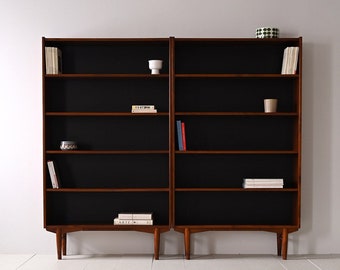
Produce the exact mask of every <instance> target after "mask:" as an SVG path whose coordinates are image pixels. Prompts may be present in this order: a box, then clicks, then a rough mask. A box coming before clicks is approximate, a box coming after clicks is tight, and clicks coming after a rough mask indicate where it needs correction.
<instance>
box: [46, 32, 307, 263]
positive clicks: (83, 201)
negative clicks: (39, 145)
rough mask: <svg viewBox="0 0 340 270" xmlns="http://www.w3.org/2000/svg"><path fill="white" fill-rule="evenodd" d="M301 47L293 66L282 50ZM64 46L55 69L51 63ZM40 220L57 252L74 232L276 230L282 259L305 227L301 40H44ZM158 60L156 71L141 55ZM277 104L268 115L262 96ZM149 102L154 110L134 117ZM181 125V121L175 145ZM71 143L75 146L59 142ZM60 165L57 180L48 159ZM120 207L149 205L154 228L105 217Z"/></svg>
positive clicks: (186, 240) (129, 208) (157, 235)
mask: <svg viewBox="0 0 340 270" xmlns="http://www.w3.org/2000/svg"><path fill="white" fill-rule="evenodd" d="M290 46H295V47H299V61H298V69H297V72H296V74H291V75H281V67H282V60H283V51H284V49H285V48H286V47H290ZM45 47H57V48H59V49H60V50H61V51H62V69H63V71H62V74H56V75H50V74H46V70H45ZM42 49H43V50H42V54H43V56H42V60H43V61H42V62H43V64H42V69H43V133H44V134H43V140H44V142H43V145H44V146H43V151H44V154H43V163H44V166H43V168H44V227H45V228H46V230H48V231H51V232H54V233H56V239H57V251H58V259H61V258H62V255H66V235H67V233H70V232H74V231H82V230H86V231H92V230H94V231H106V230H107V231H114V230H127V231H129V230H131V231H141V232H147V233H153V234H154V256H155V258H156V259H158V257H159V240H160V233H162V232H166V231H169V230H170V229H174V230H176V231H179V232H182V233H183V234H184V244H185V256H186V258H187V259H189V258H190V236H191V234H192V233H198V232H202V231H217V230H221V231H228V230H247V231H269V232H273V233H276V236H277V253H278V255H282V258H283V259H286V258H287V243H288V233H291V232H294V231H297V230H298V229H299V227H300V201H301V198H300V197H301V175H300V174H301V173H300V172H301V88H302V65H301V63H302V61H301V60H302V38H301V37H300V38H284V39H249V38H248V39H240V38H237V39H235V38H234V39H228V38H215V39H206V38H204V39H202V38H200V39H196V38H190V39H189V38H174V37H170V38H158V39H157V38H152V39H98V38H96V39H88V38H87V39H80V38H75V39H70V38H42ZM150 59H162V60H163V68H162V70H161V74H159V75H151V74H150V70H149V68H148V60H150ZM265 98H277V99H278V110H277V112H275V113H264V110H263V100H264V99H265ZM134 104H137V105H138V104H153V105H155V106H156V107H157V109H158V112H157V113H152V114H151V113H150V114H148V113H138V114H135V113H131V105H134ZM176 120H181V121H183V122H184V123H185V129H186V141H187V150H186V151H179V149H178V142H177V133H176ZM63 140H74V141H76V142H77V144H78V149H77V150H68V151H62V150H60V149H59V145H60V142H61V141H63ZM48 160H53V161H54V162H55V165H56V167H57V168H58V176H59V180H60V188H58V189H55V188H52V184H51V180H50V178H49V173H48V169H47V165H46V162H47V161H48ZM244 178H283V179H284V188H281V189H274V188H270V189H263V188H261V189H258V188H257V189H244V188H243V187H242V183H243V179H244ZM121 212H152V213H153V216H154V225H152V226H145V225H134V226H133V225H119V226H117V225H113V219H114V217H116V216H117V215H118V213H121Z"/></svg>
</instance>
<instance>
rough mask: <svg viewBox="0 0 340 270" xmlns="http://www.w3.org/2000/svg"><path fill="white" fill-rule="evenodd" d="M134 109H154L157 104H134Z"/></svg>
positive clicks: (132, 107)
mask: <svg viewBox="0 0 340 270" xmlns="http://www.w3.org/2000/svg"><path fill="white" fill-rule="evenodd" d="M131 109H132V110H154V109H155V105H132V106H131Z"/></svg>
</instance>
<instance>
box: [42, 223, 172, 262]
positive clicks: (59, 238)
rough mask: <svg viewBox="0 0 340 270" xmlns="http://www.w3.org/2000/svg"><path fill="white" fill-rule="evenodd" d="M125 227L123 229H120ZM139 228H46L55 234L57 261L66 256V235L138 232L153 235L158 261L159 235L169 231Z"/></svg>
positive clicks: (155, 254) (155, 255)
mask: <svg viewBox="0 0 340 270" xmlns="http://www.w3.org/2000/svg"><path fill="white" fill-rule="evenodd" d="M122 227H125V228H122ZM139 227H140V228H137V229H136V228H132V226H118V228H115V229H109V228H103V229H95V228H94V227H91V226H80V227H76V226H70V227H69V226H52V227H50V228H48V230H49V231H51V232H54V233H55V234H56V243H57V257H58V260H61V259H62V256H65V255H66V254H67V248H66V247H67V234H68V233H71V232H76V231H108V230H110V231H130V230H133V231H140V232H145V233H152V234H153V235H154V259H155V260H158V259H159V243H160V234H161V232H165V231H168V230H169V229H167V228H164V227H155V226H153V227H152V228H150V227H147V226H139Z"/></svg>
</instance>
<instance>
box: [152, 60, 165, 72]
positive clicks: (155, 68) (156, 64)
mask: <svg viewBox="0 0 340 270" xmlns="http://www.w3.org/2000/svg"><path fill="white" fill-rule="evenodd" d="M162 65H163V61H162V60H149V68H150V69H151V74H159V70H160V69H162Z"/></svg>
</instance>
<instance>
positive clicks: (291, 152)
mask: <svg viewBox="0 0 340 270" xmlns="http://www.w3.org/2000/svg"><path fill="white" fill-rule="evenodd" d="M175 153H176V154H184V155H185V154H189V155H200V154H204V155H219V154H221V155H235V154H237V155H296V154H298V151H296V150H183V151H179V150H177V151H175Z"/></svg>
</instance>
